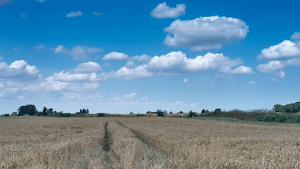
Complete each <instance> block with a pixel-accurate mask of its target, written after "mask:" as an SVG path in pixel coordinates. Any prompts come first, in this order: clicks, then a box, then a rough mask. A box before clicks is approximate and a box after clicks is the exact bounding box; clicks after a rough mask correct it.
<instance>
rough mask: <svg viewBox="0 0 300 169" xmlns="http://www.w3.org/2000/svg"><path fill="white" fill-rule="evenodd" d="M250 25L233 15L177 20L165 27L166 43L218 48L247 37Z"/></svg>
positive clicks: (205, 48)
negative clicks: (232, 16)
mask: <svg viewBox="0 0 300 169" xmlns="http://www.w3.org/2000/svg"><path fill="white" fill-rule="evenodd" d="M248 28H249V26H247V25H246V23H245V22H244V21H242V20H240V19H236V18H231V17H219V16H211V17H200V18H196V19H193V20H183V21H181V20H176V21H174V22H172V23H171V25H170V26H169V27H167V28H165V29H164V31H165V32H168V33H169V34H173V37H172V36H171V35H167V37H166V38H165V40H164V44H166V45H168V46H171V47H174V46H178V47H189V48H191V50H195V51H201V50H207V49H218V48H221V47H222V45H224V44H228V43H229V42H231V41H235V40H240V39H243V38H245V37H246V35H247V33H248V32H249V29H248Z"/></svg>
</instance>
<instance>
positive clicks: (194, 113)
mask: <svg viewBox="0 0 300 169" xmlns="http://www.w3.org/2000/svg"><path fill="white" fill-rule="evenodd" d="M188 117H197V114H196V112H193V111H192V110H191V111H190V112H189V115H188Z"/></svg>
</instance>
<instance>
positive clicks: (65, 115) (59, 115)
mask: <svg viewBox="0 0 300 169" xmlns="http://www.w3.org/2000/svg"><path fill="white" fill-rule="evenodd" d="M71 115H72V114H71V113H62V114H56V115H55V117H71Z"/></svg>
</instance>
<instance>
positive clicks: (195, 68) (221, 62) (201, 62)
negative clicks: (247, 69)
mask: <svg viewBox="0 0 300 169" xmlns="http://www.w3.org/2000/svg"><path fill="white" fill-rule="evenodd" d="M240 63H241V62H240V61H239V60H231V59H230V58H229V57H226V56H224V55H223V54H222V53H221V54H218V53H216V54H213V53H210V52H208V53H207V54H205V55H204V56H201V55H199V56H197V57H196V58H194V59H192V58H187V57H186V55H185V54H184V53H182V52H180V51H178V52H170V53H168V54H167V55H162V56H155V57H153V58H152V59H151V61H150V62H149V63H148V66H149V69H151V70H153V71H158V72H161V73H171V74H172V73H175V74H182V73H188V72H201V71H207V70H210V69H222V68H223V67H232V66H237V65H239V64H240Z"/></svg>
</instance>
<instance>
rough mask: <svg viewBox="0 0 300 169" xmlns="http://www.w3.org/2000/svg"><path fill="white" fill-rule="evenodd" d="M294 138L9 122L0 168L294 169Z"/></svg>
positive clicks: (265, 128)
mask: <svg viewBox="0 0 300 169" xmlns="http://www.w3.org/2000/svg"><path fill="white" fill-rule="evenodd" d="M106 123H107V125H105V124H106ZM105 126H106V127H105ZM299 134H300V125H299V124H295V125H287V124H272V125H270V124H266V125H261V124H240V123H228V122H224V121H213V120H199V119H183V118H166V117H165V118H162V117H139V118H136V117H134V118H107V117H105V118H103V117H101V118H54V117H51V118H50V117H8V118H0V159H1V160H0V168H65V169H74V168H78V169H79V168H86V169H102V168H125V169H127V168H153V169H154V168H300V138H299Z"/></svg>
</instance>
